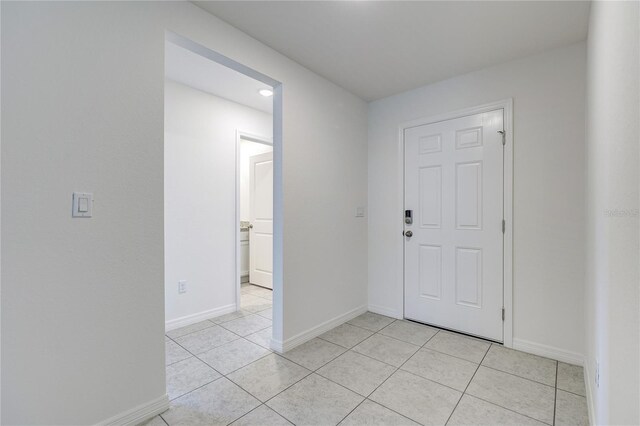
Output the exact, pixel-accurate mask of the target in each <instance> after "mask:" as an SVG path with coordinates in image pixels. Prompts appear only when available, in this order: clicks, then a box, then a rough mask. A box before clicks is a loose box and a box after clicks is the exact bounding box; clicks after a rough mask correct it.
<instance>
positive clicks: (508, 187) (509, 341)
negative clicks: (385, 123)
mask: <svg viewBox="0 0 640 426" xmlns="http://www.w3.org/2000/svg"><path fill="white" fill-rule="evenodd" d="M497 109H503V110H504V123H503V126H504V130H505V132H506V136H505V138H506V145H505V147H504V157H503V158H504V182H503V187H504V200H503V203H504V204H503V216H504V220H505V222H506V227H505V233H504V240H503V241H504V244H503V286H504V287H503V301H502V304H503V307H504V310H505V318H504V322H503V325H502V338H503V345H504V346H506V347H508V348H511V347H513V344H514V343H513V99H512V98H508V99H504V100H500V101H496V102H491V103H487V104H484V105H479V106H475V107H470V108H464V109H461V110H457V111H453V112H447V113H443V114H438V115H433V116H431V117H424V118H418V119H415V120H411V121H407V122H405V123H401V124H400V125H399V126H398V152H399V154H400V155H399V158H398V162H399V167H398V170H399V176H398V191H399V192H398V193H399V194H400V197H398V199H399V209H398V218H402V217H403V215H404V131H405V130H406V129H409V128H412V127H417V126H424V125H426V124H433V123H437V122H440V121H447V120H453V119H456V118H461V117H466V116H469V115H474V114H480V113H484V112H489V111H494V110H497ZM397 223H398V231H397V232H398V233H397V235H398V240H397V241H398V242H399V248H400V250H399V252H400V253H402V256H401V260H402V261H401V262H400V265H399V268H398V279H399V282H401V283H402V312H403V315H402V316H403V317H404V243H403V238H402V235H403V234H402V233H403V231H404V224H403V223H402V220H398V222H397Z"/></svg>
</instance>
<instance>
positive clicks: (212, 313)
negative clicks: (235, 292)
mask: <svg viewBox="0 0 640 426" xmlns="http://www.w3.org/2000/svg"><path fill="white" fill-rule="evenodd" d="M236 310H237V305H236V304H235V303H232V304H230V305H225V306H220V307H219V308H214V309H209V310H207V311H203V312H198V313H197V314H191V315H185V316H183V317H180V318H176V319H172V320H169V321H166V322H165V323H164V330H165V332H167V331H171V330H175V329H176V328H180V327H185V326H187V325H191V324H195V323H197V322H200V321H204V320H208V319H210V318H215V317H219V316H220V315H224V314H229V313H231V312H235V311H236Z"/></svg>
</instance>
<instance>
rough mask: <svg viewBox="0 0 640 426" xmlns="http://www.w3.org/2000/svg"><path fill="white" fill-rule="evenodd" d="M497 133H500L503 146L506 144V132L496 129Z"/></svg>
mask: <svg viewBox="0 0 640 426" xmlns="http://www.w3.org/2000/svg"><path fill="white" fill-rule="evenodd" d="M498 133H500V134H501V135H502V146H505V145H506V144H507V132H505V131H504V130H498Z"/></svg>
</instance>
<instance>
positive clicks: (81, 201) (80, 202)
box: [71, 192, 93, 217]
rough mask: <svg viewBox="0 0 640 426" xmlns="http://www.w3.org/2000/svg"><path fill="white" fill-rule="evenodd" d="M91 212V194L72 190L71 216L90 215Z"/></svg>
mask: <svg viewBox="0 0 640 426" xmlns="http://www.w3.org/2000/svg"><path fill="white" fill-rule="evenodd" d="M92 213H93V194H91V193H89V192H74V193H73V208H72V210H71V217H91V215H92Z"/></svg>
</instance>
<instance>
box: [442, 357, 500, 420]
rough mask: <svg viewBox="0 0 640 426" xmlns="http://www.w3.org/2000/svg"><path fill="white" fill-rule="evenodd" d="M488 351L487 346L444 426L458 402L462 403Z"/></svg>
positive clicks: (449, 418)
mask: <svg viewBox="0 0 640 426" xmlns="http://www.w3.org/2000/svg"><path fill="white" fill-rule="evenodd" d="M490 349H491V345H489V347H488V348H487V351H486V352H485V353H484V355H483V356H482V359H481V360H480V363H479V364H478V366H477V367H476V371H474V372H473V375H472V376H471V378H470V379H469V382H468V383H467V386H465V387H464V390H463V391H462V395H460V398H459V399H458V402H456V405H455V407H453V410H451V413H450V414H449V417H447V421H446V422H445V423H444V424H445V426H446V425H447V424H448V423H449V420H451V416H453V413H455V412H456V409H457V408H458V405H460V401H462V398H464V396H465V395H466V394H467V389H469V385H470V384H471V382H472V381H473V378H474V377H476V373H477V372H478V370H480V366H481V365H482V361H484V359H485V358H486V357H487V354H488V353H489V350H490Z"/></svg>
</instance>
